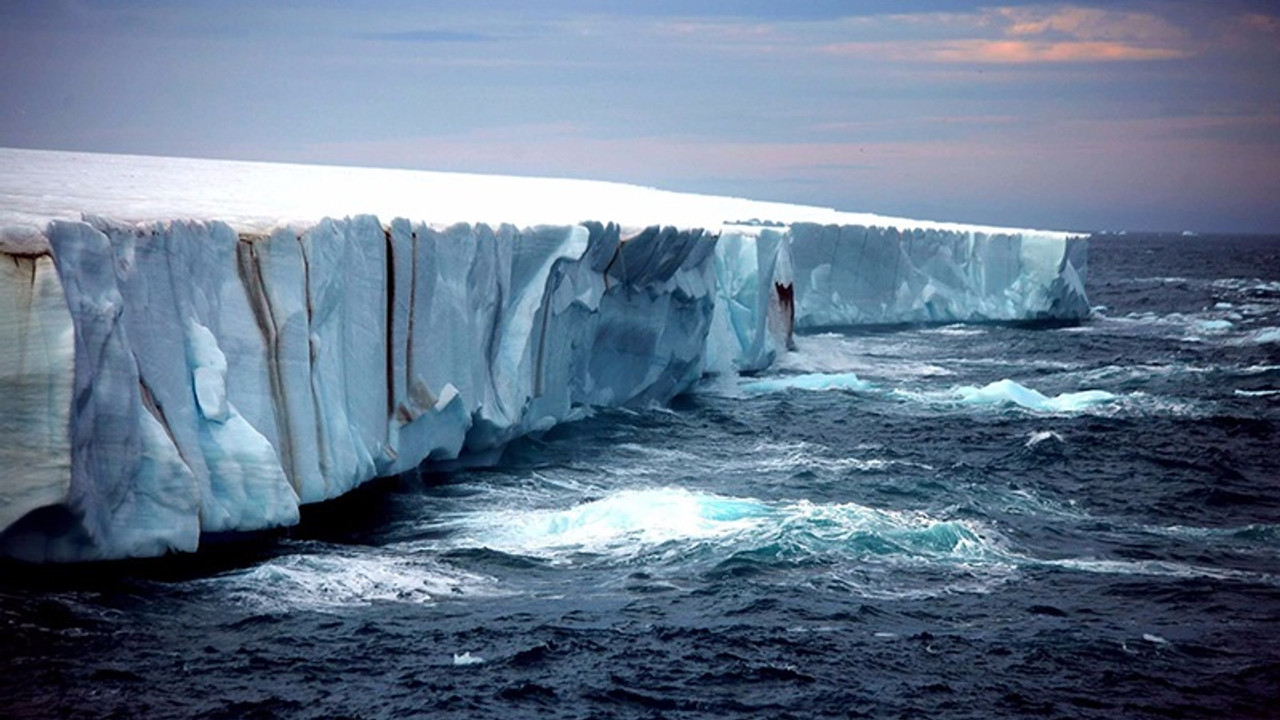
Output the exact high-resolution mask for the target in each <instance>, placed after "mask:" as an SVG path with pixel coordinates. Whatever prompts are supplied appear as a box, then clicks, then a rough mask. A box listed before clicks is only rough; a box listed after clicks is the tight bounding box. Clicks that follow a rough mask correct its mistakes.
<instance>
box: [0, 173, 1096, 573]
mask: <svg viewBox="0 0 1280 720" xmlns="http://www.w3.org/2000/svg"><path fill="white" fill-rule="evenodd" d="M424 206H426V207H427V208H428V211H429V215H430V216H431V217H433V218H435V219H437V220H439V221H440V223H441V224H432V225H428V224H424V223H421V222H411V221H409V220H404V219H395V220H392V221H391V222H389V223H383V222H382V221H381V220H379V219H378V217H375V216H374V215H360V214H352V215H350V216H346V217H344V218H343V219H324V220H320V221H318V222H317V221H315V220H314V218H318V217H323V216H324V212H331V213H333V212H336V213H338V214H341V213H344V212H348V211H350V212H352V213H359V212H368V211H369V210H377V211H379V212H382V213H383V217H396V214H395V213H396V212H398V210H397V208H398V209H399V210H404V211H408V212H413V213H418V212H420V211H421V208H422V207H424ZM323 208H328V210H323ZM84 212H97V213H102V216H101V217H99V216H94V215H82V214H81V213H84ZM584 215H585V216H587V217H603V218H609V219H612V220H613V221H614V222H615V223H620V224H604V223H596V222H580V220H581V218H582V217H583V216H584ZM108 217H109V218H113V219H106V218H108ZM477 217H482V218H505V219H508V220H515V221H517V222H519V225H511V224H499V223H495V222H489V221H486V220H476V218H477ZM173 218H199V219H193V220H183V221H177V220H174V219H173ZM289 218H303V219H302V220H298V219H293V220H290V219H289ZM467 218H469V219H467ZM741 218H768V219H767V220H754V221H746V222H743V221H740V220H735V219H741ZM655 222H670V223H672V225H674V226H675V227H677V228H682V229H674V228H673V227H662V226H658V225H654V224H651V223H655ZM621 223H625V227H627V228H629V229H626V230H624V229H623V227H624V225H622V224H621ZM696 228H706V229H707V230H706V231H705V232H704V231H703V230H698V229H696ZM1085 250H1086V248H1085V245H1084V240H1083V239H1080V238H1075V237H1072V236H1069V235H1067V234H1063V233H1051V232H1041V231H1033V230H1010V229H1000V228H984V227H974V226H965V225H955V224H944V223H932V222H924V221H914V220H903V219H894V218H884V217H880V216H874V215H866V214H855V213H841V212H837V211H834V210H829V209H824V208H814V207H806V206H794V205H781V204H776V203H758V202H753V201H748V200H742V199H737V198H722V197H708V196H698V195H683V194H675V193H664V192H661V191H657V190H653V189H649V188H637V187H634V186H622V185H616V184H609V183H596V182H588V181H565V180H547V179H538V178H487V177H481V176H461V175H446V174H440V173H415V172H409V171H387V170H371V169H352V168H314V167H305V166H288V165H277V164H260V163H234V162H223V161H205V160H188V159H175V158H137V157H129V156H109V155H87V154H70V153H50V152H41V151H20V150H6V149H0V432H3V435H2V436H0V437H3V440H4V441H3V442H2V443H0V554H3V555H10V556H16V557H20V558H24V559H28V560H36V561H42V560H55V561H66V560H81V559H99V558H118V557H130V556H154V555H159V554H163V553H166V552H171V551H189V550H193V549H195V548H196V547H197V546H198V545H199V543H200V538H201V536H202V535H204V534H206V533H213V532H223V531H247V530H256V529H262V528H270V527H276V526H280V525H287V524H290V523H294V522H296V521H297V518H298V508H299V506H300V505H301V504H304V503H311V502H317V501H321V500H325V499H328V498H333V497H337V496H339V495H341V494H343V493H345V492H347V491H349V490H350V489H352V488H354V487H355V486H357V485H359V484H360V483H363V482H365V481H367V480H369V479H371V478H373V477H376V476H379V475H387V474H393V473H396V472H400V471H403V470H408V469H410V468H413V467H415V466H417V465H418V464H419V463H421V462H422V461H424V460H431V459H449V458H455V457H458V456H459V454H461V453H484V452H486V451H491V450H494V449H497V448H500V447H501V446H502V445H503V444H504V443H506V442H508V441H509V440H511V439H512V438H515V437H518V436H520V435H522V434H526V433H529V432H534V431H538V430H542V429H545V428H548V427H550V426H552V425H553V424H555V423H557V422H561V421H564V420H570V419H576V418H579V417H582V416H584V415H585V414H586V413H587V412H588V409H589V408H591V407H593V406H617V405H628V404H647V403H661V402H665V401H667V400H669V399H670V398H671V397H672V396H674V395H675V394H678V393H680V392H683V391H685V390H687V389H689V388H690V387H691V386H692V385H693V384H694V383H695V382H697V380H698V379H699V378H700V377H701V376H702V375H703V374H704V373H705V372H708V371H710V372H720V373H729V372H746V373H750V372H759V371H762V370H765V369H767V368H768V367H769V366H770V365H771V364H772V363H773V362H774V360H775V359H776V358H777V356H778V354H779V353H782V352H786V351H788V350H789V349H791V348H792V347H793V342H792V335H793V332H795V331H797V330H806V329H820V328H834V327H842V326H849V325H858V324H869V323H870V324H882V323H904V322H953V321H996V320H1026V319H1078V318H1082V317H1085V316H1086V315H1087V314H1088V303H1087V301H1086V299H1085V295H1084V288H1083V284H1082V280H1083V276H1084V271H1085Z"/></svg>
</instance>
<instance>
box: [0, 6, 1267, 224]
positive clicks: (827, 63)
mask: <svg viewBox="0 0 1280 720" xmlns="http://www.w3.org/2000/svg"><path fill="white" fill-rule="evenodd" d="M0 146H6V147H21V148H42V149H55V150H79V151H100V152H122V153H137V154H147V155H179V156H192V157H209V158H224V159H241V160H267V161H283V162H305V163H324V164H341V165H363V166H374V167H401V168H414V169H426V170H450V171H466V172H482V173H503V174H515V175H532V176H548V177H575V178H588V179H598V180H616V181H620V182H629V183H637V184H642V185H649V186H655V187H660V188H663V189H669V190H678V191H688V192H702V193H711V194H720V195H737V196H743V197H749V198H752V199H757V200H777V201H784V202H797V203H805V204H814V205H822V206H827V207H834V208H837V209H840V210H848V211H865V212H876V213H882V214H891V215H901V216H906V217H915V218H921V219H932V220H945V221H959V222H975V223H984V224H998V225H1013V226H1022V227H1039V228H1047V229H1060V230H1081V231H1089V230H1121V229H1125V230H1173V231H1177V230H1194V231H1200V232H1270V233H1280V2H1250V1H1246V0H1221V1H1219V2H1176V1H1175V2H1110V3H1105V4H1104V3H1090V2H1082V3H1066V4H1058V3H1022V2H1012V3H1003V4H1001V3H1000V2H999V0H996V2H995V4H979V3H972V2H937V1H930V0H919V1H915V0H901V1H899V2H883V3H876V2H859V1H858V0H843V1H836V0H813V1H812V2H804V0H790V1H785V2H784V1H783V0H777V1H764V0H739V1H736V2H735V1H731V0H706V1H704V2H680V1H678V0H650V1H648V2H645V1H642V0H627V1H622V2H603V1H594V2H593V1H590V0H539V1H538V2H536V3H535V2H529V1H528V0H520V1H515V0H438V1H435V2H429V1H420V2H409V1H407V0H319V1H311V2H303V1H302V0H222V1H220V2H217V3H211V2H210V3H206V2H186V1H181V2H177V1H170V0H111V1H106V0H0ZM424 202H426V200H424ZM424 212H429V210H424Z"/></svg>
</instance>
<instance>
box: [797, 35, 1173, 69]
mask: <svg viewBox="0 0 1280 720" xmlns="http://www.w3.org/2000/svg"><path fill="white" fill-rule="evenodd" d="M821 50H822V51H823V52H825V53H828V54H831V55H845V56H852V57H865V58H880V59H884V60H891V61H899V62H934V63H984V64H1005V65H1013V64H1032V63H1102V62H1133V61H1151V60H1177V59H1179V58H1185V57H1190V56H1191V55H1192V53H1191V52H1190V51H1188V50H1180V49H1176V48H1164V47H1142V46H1138V45H1127V44H1125V43H1121V42H1084V41H1064V42H1042V41H1028V40H951V41H944V42H890V43H876V42H852V43H837V44H833V45H826V46H824V47H823V48H821Z"/></svg>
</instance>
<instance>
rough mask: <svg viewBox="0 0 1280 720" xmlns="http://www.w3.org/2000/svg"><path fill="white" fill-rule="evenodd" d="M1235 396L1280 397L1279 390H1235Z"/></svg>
mask: <svg viewBox="0 0 1280 720" xmlns="http://www.w3.org/2000/svg"><path fill="white" fill-rule="evenodd" d="M1235 394H1236V395H1238V396H1240V397H1275V396H1276V395H1280V390H1236V391H1235Z"/></svg>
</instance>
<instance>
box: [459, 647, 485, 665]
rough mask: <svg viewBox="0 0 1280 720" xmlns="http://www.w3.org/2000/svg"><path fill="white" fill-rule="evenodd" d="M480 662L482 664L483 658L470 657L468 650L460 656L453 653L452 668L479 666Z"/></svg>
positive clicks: (477, 656)
mask: <svg viewBox="0 0 1280 720" xmlns="http://www.w3.org/2000/svg"><path fill="white" fill-rule="evenodd" d="M482 662H484V658H482V657H480V656H479V655H472V654H471V651H470V650H468V651H466V652H464V653H462V654H461V655H459V654H457V653H454V655H453V665H454V667H462V666H465V665H479V664H480V663H482Z"/></svg>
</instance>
